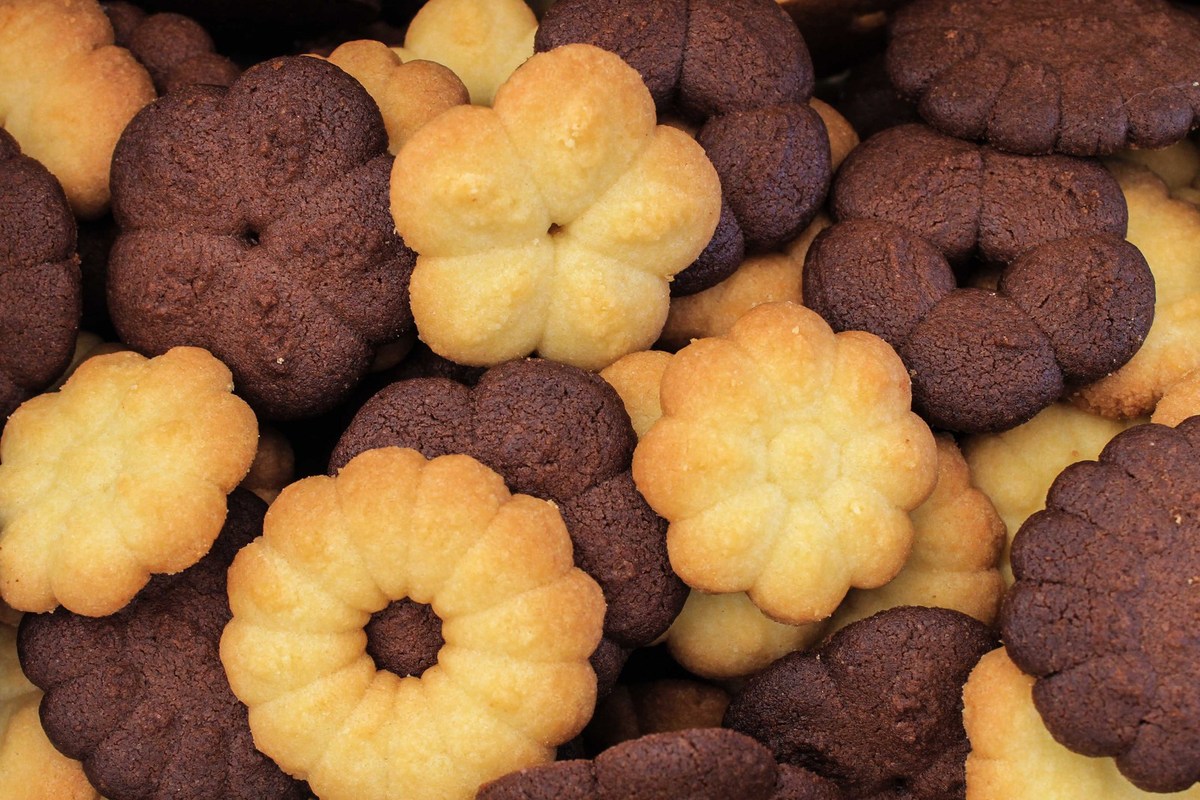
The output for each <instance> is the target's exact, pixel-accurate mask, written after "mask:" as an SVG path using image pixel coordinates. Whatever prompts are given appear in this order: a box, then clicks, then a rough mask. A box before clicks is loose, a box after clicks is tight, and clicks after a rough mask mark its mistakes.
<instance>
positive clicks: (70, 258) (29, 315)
mask: <svg viewBox="0 0 1200 800" xmlns="http://www.w3.org/2000/svg"><path fill="white" fill-rule="evenodd" d="M75 237H76V227H75V217H74V216H72V214H71V208H70V206H68V205H67V198H66V196H65V195H64V194H63V190H62V187H61V186H59V183H58V181H56V180H55V179H54V176H53V175H51V174H50V172H49V171H47V170H46V168H45V167H43V166H42V165H41V164H39V163H38V162H37V161H35V160H34V159H32V158H29V157H28V156H23V155H21V148H20V147H19V146H18V145H17V142H16V140H15V139H13V138H12V137H11V136H9V135H8V133H6V132H5V131H4V129H3V128H0V307H3V308H4V312H3V313H2V314H0V429H3V427H4V422H5V421H6V420H7V419H8V415H9V414H11V413H12V412H13V411H14V410H15V409H16V408H17V406H19V405H20V404H21V403H22V402H23V401H24V400H25V399H26V398H28V397H30V396H31V395H33V394H36V393H37V392H40V391H41V390H43V389H45V388H46V387H47V386H49V385H50V384H51V383H53V382H54V380H55V378H57V377H58V376H59V375H60V374H62V371H63V370H64V369H66V367H67V364H69V363H70V361H71V354H72V353H73V352H74V350H75V334H76V332H77V331H78V330H79V315H80V310H81V288H80V285H81V284H80V272H79V256H78V255H76V253H75Z"/></svg>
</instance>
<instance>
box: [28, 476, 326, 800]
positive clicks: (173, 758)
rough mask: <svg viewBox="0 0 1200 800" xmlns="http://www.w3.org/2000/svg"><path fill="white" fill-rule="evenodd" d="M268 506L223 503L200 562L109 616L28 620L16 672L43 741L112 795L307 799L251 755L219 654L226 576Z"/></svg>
mask: <svg viewBox="0 0 1200 800" xmlns="http://www.w3.org/2000/svg"><path fill="white" fill-rule="evenodd" d="M265 512H266V505H265V504H264V503H263V502H262V501H261V500H259V499H258V498H257V497H255V496H254V495H252V494H250V493H249V492H243V491H241V490H238V491H235V492H234V493H233V494H231V495H230V496H229V516H228V518H227V519H226V522H225V527H224V528H223V529H222V531H221V534H220V536H219V537H218V539H217V541H216V543H215V544H214V545H213V548H212V550H211V551H210V552H209V554H208V555H207V556H205V557H204V558H203V559H201V560H200V561H199V562H198V563H197V564H196V565H194V566H192V567H190V568H189V569H187V570H184V571H183V572H181V573H179V574H177V575H156V576H154V577H153V578H151V580H150V583H149V584H148V585H147V586H146V587H145V588H144V589H143V590H142V591H141V592H139V593H138V595H137V596H136V597H135V598H134V599H133V600H132V601H131V602H130V604H129V605H128V606H126V607H125V608H123V609H121V610H120V611H118V612H117V613H116V614H114V615H112V616H109V617H82V616H78V615H76V614H72V613H71V612H69V611H65V610H63V609H59V610H57V611H55V612H53V613H51V614H26V615H25V617H24V618H23V619H22V622H21V627H20V632H19V634H18V640H17V648H18V655H19V657H20V659H21V667H22V669H23V670H24V671H25V674H26V675H27V676H28V677H29V679H30V680H31V681H33V683H35V684H36V685H37V686H39V687H40V688H41V689H42V690H43V691H44V692H45V693H46V694H45V697H44V698H43V699H42V705H41V717H42V724H43V727H44V728H45V730H46V735H47V736H48V737H49V738H50V740H51V741H52V742H53V743H54V745H55V746H56V747H57V748H58V749H59V750H61V751H62V752H63V753H66V754H67V755H69V756H70V757H71V758H76V759H79V760H81V761H82V762H83V766H84V771H85V772H86V773H87V776H88V779H89V780H90V781H91V782H92V783H93V784H94V785H95V786H96V788H97V789H98V790H99V791H100V792H101V793H103V795H104V796H105V797H108V798H112V800H152V799H153V800H159V798H167V797H187V798H189V799H190V800H226V799H227V798H245V800H251V798H253V800H262V799H263V798H295V799H296V800H299V799H300V798H304V797H307V796H308V795H307V794H306V792H305V791H304V785H303V784H302V783H299V782H297V781H294V780H292V779H291V778H289V777H288V776H287V775H285V774H284V773H283V772H282V771H280V769H279V768H278V767H277V766H275V764H274V763H273V762H272V761H271V760H270V759H268V758H267V757H266V756H264V755H262V754H261V753H259V752H258V751H257V750H256V749H255V748H254V742H253V740H252V738H251V734H250V727H249V724H248V722H247V711H246V707H245V706H243V705H242V704H241V703H239V702H238V701H237V699H236V698H235V697H234V696H233V692H232V691H231V690H230V688H229V682H228V680H227V679H226V677H225V670H224V668H223V667H222V666H221V660H220V657H219V655H218V644H219V642H220V638H221V632H222V630H223V629H224V627H225V624H226V622H228V621H229V619H230V617H231V614H230V610H229V601H228V598H227V597H226V593H225V573H226V570H227V569H228V567H229V564H230V563H231V562H232V561H233V557H234V555H235V554H236V553H237V551H238V550H239V549H240V548H241V547H242V546H244V545H245V544H247V543H248V542H249V541H250V540H251V539H253V538H254V537H255V536H257V535H258V534H259V533H261V531H262V519H263V514H264V513H265Z"/></svg>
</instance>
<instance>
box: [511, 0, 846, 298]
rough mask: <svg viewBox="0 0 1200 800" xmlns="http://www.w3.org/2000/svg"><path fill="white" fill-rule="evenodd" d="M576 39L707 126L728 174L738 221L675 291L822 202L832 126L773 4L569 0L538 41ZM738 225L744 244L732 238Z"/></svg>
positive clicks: (725, 266) (706, 139)
mask: <svg viewBox="0 0 1200 800" xmlns="http://www.w3.org/2000/svg"><path fill="white" fill-rule="evenodd" d="M572 42H585V43H588V44H593V45H596V46H597V47H601V48H604V49H606V50H610V51H612V52H615V53H617V54H618V55H620V56H621V57H622V58H624V59H625V60H626V61H627V62H628V63H629V64H630V65H631V66H632V67H633V68H634V69H636V70H637V71H638V73H639V74H641V76H642V78H643V80H645V82H646V86H647V87H648V88H649V90H650V93H651V96H652V97H653V98H654V101H655V104H656V106H657V107H658V110H659V114H660V115H661V116H667V117H679V118H683V119H686V120H688V121H690V122H692V123H694V124H695V125H696V126H697V127H698V128H700V132H699V133H698V135H697V140H698V141H699V142H700V144H701V145H702V146H703V147H704V148H705V151H706V152H707V153H708V155H709V158H710V159H711V160H712V162H713V165H714V166H715V167H716V170H717V174H718V175H719V176H720V178H721V187H722V192H723V195H724V199H725V202H726V205H727V207H728V209H729V210H730V211H732V213H733V216H734V217H735V219H736V223H737V225H736V226H735V227H734V226H726V227H724V228H721V227H718V231H717V234H716V236H718V237H724V238H721V239H720V240H719V241H718V245H719V246H718V247H715V248H710V250H708V251H706V252H705V254H704V256H703V257H702V258H703V261H704V264H705V265H704V267H703V268H702V269H697V271H696V272H693V273H691V274H688V273H689V272H690V271H691V270H692V269H695V267H689V269H688V270H685V271H684V272H682V273H681V279H682V282H680V288H679V289H676V290H674V293H675V294H688V293H694V292H695V291H699V290H700V289H704V288H708V286H711V285H713V284H714V283H716V282H718V281H719V280H720V279H721V278H723V277H725V276H727V275H728V274H729V273H731V272H732V271H733V270H734V269H736V267H737V266H738V264H739V263H740V261H741V254H742V252H743V250H746V251H755V250H768V249H773V248H776V247H778V246H779V245H781V244H783V243H785V242H787V241H789V240H790V239H792V238H794V237H795V236H796V235H798V234H799V232H800V231H802V230H803V229H804V227H805V226H806V225H808V223H809V222H811V221H812V218H813V217H814V216H815V215H816V213H817V211H819V210H820V208H821V206H822V204H823V203H824V200H825V196H826V194H827V193H828V188H829V180H830V172H831V166H830V153H829V135H828V133H827V132H826V130H825V126H824V124H823V123H822V122H821V120H820V117H819V115H817V114H816V112H814V111H813V110H812V109H811V108H809V107H808V100H809V98H810V97H811V96H812V91H813V81H814V77H813V71H812V62H811V60H810V59H809V56H808V50H807V48H806V47H805V45H804V41H803V39H802V38H801V37H800V34H799V31H798V30H797V29H796V26H795V25H794V24H793V23H792V21H791V20H790V19H789V18H788V16H787V14H785V13H784V12H783V11H782V10H781V9H780V8H779V6H778V5H777V4H776V3H775V2H772V0H670V2H655V3H646V2H642V0H560V2H557V3H555V4H554V5H553V6H551V7H550V9H549V10H548V11H547V12H546V15H545V17H544V18H543V20H542V23H541V25H540V26H539V28H538V31H537V35H536V38H535V41H534V46H535V49H536V50H537V51H539V52H541V51H545V50H549V49H552V48H554V47H558V46H560V45H564V44H569V43H572ZM735 232H736V235H738V236H740V237H741V238H742V240H743V241H742V242H741V243H735V242H733V241H730V240H729V238H728V237H732V236H734V235H735ZM718 257H719V258H718ZM682 276H686V278H683V277H682ZM710 280H711V281H712V283H709V282H708V281H710Z"/></svg>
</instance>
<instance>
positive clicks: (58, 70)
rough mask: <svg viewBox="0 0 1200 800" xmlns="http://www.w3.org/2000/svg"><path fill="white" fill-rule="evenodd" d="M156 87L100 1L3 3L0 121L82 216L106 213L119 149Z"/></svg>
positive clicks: (0, 7)
mask: <svg viewBox="0 0 1200 800" xmlns="http://www.w3.org/2000/svg"><path fill="white" fill-rule="evenodd" d="M153 99H154V84H153V83H151V81H150V76H149V74H147V72H146V70H145V68H143V67H142V65H141V64H139V63H138V62H137V60H136V59H135V58H134V57H133V56H132V55H131V54H130V52H129V51H128V50H126V49H125V48H123V47H116V46H115V45H114V44H113V31H112V25H111V24H110V23H109V21H108V18H107V17H106V16H104V11H103V10H101V8H100V5H99V4H98V3H97V2H96V0H20V2H15V1H14V0H9V1H8V2H5V3H4V4H2V5H0V122H2V126H3V127H4V128H5V130H7V131H8V132H9V133H10V134H12V135H13V137H14V138H15V139H16V140H17V141H18V142H20V144H21V149H22V150H23V151H24V152H25V154H26V155H27V156H30V157H31V158H35V159H37V160H38V161H40V162H41V163H42V164H44V165H45V166H46V168H47V169H48V170H50V172H51V173H52V174H53V175H54V177H55V178H57V179H58V182H59V183H61V184H62V187H63V190H64V191H65V192H66V195H67V200H68V201H69V202H70V203H71V208H72V209H73V210H74V211H75V213H76V214H78V215H79V216H81V217H86V218H89V219H90V218H94V217H98V216H100V215H101V214H103V213H104V211H105V209H107V208H108V202H109V163H110V162H111V161H112V154H113V147H114V146H115V145H116V143H117V137H119V136H120V135H121V131H122V130H123V129H124V128H125V125H126V124H127V123H128V122H129V120H130V119H131V118H132V117H133V115H134V114H136V113H137V111H138V109H140V108H141V107H142V106H144V105H145V104H146V103H149V102H150V101H151V100H153Z"/></svg>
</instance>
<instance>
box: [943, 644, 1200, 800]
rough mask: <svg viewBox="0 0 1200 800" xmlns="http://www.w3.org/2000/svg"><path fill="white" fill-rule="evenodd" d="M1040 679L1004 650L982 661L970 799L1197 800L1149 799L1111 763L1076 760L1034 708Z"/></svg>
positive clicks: (1180, 798) (968, 719)
mask: <svg viewBox="0 0 1200 800" xmlns="http://www.w3.org/2000/svg"><path fill="white" fill-rule="evenodd" d="M1033 680H1034V679H1033V678H1032V677H1030V676H1028V675H1026V674H1025V673H1023V672H1021V670H1019V669H1018V668H1017V666H1016V665H1015V664H1013V663H1012V660H1011V659H1009V657H1008V653H1007V652H1005V650H1004V649H1003V648H1001V649H999V650H993V651H992V652H990V653H988V654H987V655H985V656H984V657H983V658H981V659H980V660H979V663H978V664H977V665H976V666H975V669H974V670H972V671H971V677H970V678H968V679H967V683H966V685H965V686H964V687H963V726H964V727H965V728H966V729H967V738H968V739H969V740H970V742H971V752H970V753H969V754H968V755H967V800H1016V799H1017V798H1037V800H1079V798H1081V797H1086V798H1088V800H1197V799H1198V798H1200V786H1193V787H1192V788H1191V789H1187V790H1185V791H1183V792H1179V793H1172V794H1167V795H1164V794H1160V793H1157V792H1154V793H1152V792H1144V791H1142V790H1141V789H1138V788H1137V787H1135V786H1134V785H1133V784H1131V783H1130V782H1129V781H1127V780H1125V778H1123V777H1122V776H1121V774H1120V773H1119V772H1118V771H1117V767H1116V765H1115V764H1114V763H1113V760H1112V759H1111V758H1089V757H1088V756H1081V755H1079V754H1078V753H1072V752H1071V751H1070V750H1068V749H1067V748H1065V747H1063V746H1062V745H1061V744H1059V743H1058V742H1056V741H1054V737H1053V736H1051V735H1050V732H1049V731H1047V730H1046V726H1045V725H1043V724H1042V720H1041V718H1040V717H1039V716H1038V713H1037V708H1036V707H1035V706H1034V704H1033Z"/></svg>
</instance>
